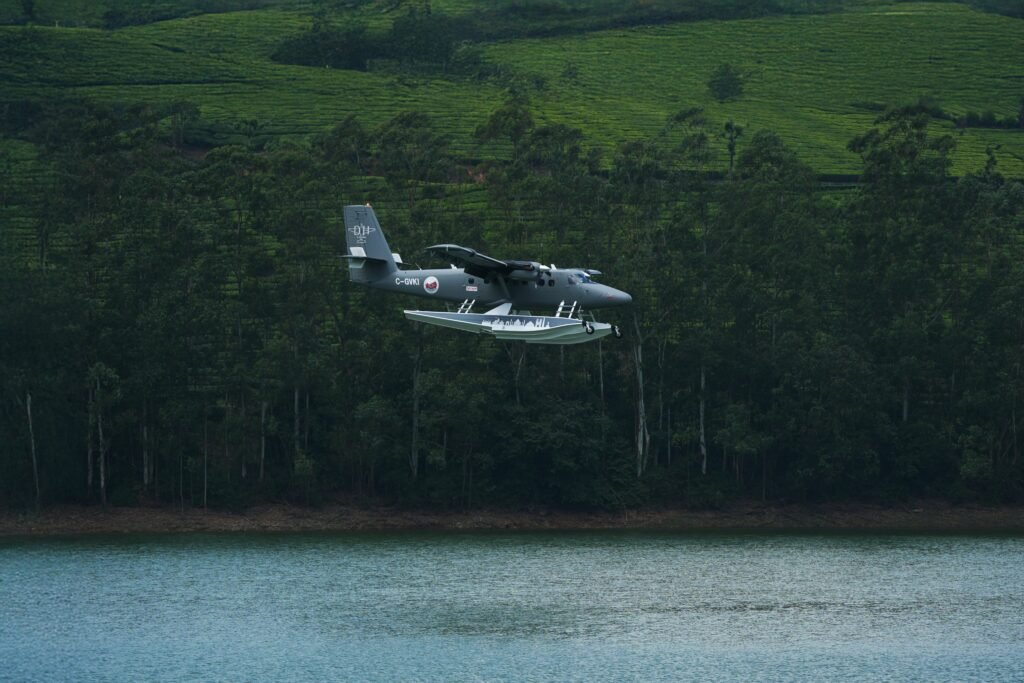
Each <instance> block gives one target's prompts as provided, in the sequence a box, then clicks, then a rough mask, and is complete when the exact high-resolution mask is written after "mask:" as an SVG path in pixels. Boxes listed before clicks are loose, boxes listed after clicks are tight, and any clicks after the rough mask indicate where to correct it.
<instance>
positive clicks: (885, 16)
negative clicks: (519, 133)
mask: <svg viewBox="0 0 1024 683" xmlns="http://www.w3.org/2000/svg"><path fill="white" fill-rule="evenodd" d="M371 9H372V8H369V9H367V8H364V9H363V10H361V12H362V13H363V14H364V16H365V15H366V13H367V12H369V11H370V10H371ZM374 18H375V21H376V22H379V21H382V20H383V18H382V17H380V16H379V15H378V16H376V17H374ZM384 21H386V20H384ZM306 26H308V18H307V16H306V15H305V13H304V12H303V13H300V12H297V11H289V10H287V9H266V10H254V11H245V12H234V13H226V14H209V15H203V16H197V17H191V18H185V19H177V20H173V21H166V22H160V23H156V24H151V25H147V26H140V27H132V28H126V29H121V30H118V31H101V30H96V29H68V28H53V27H38V28H32V29H28V30H26V29H22V28H15V27H0V42H2V43H3V44H5V46H7V47H5V49H2V50H0V88H2V90H3V91H4V93H5V94H6V95H7V96H14V97H32V96H38V95H40V94H46V95H53V94H72V95H80V96H87V97H95V98H98V99H101V100H105V101H134V100H142V101H150V102H166V101H172V100H178V99H186V100H191V101H194V102H196V103H197V104H199V105H200V108H201V110H202V113H203V116H204V118H206V119H208V120H211V121H213V122H215V123H221V124H225V126H226V127H230V126H232V125H233V124H234V123H235V122H237V121H240V120H245V119H257V120H260V121H261V122H263V123H264V125H265V128H264V130H265V131H266V132H268V133H273V134H307V133H310V132H314V131H317V130H321V129H322V128H323V127H325V126H327V125H329V124H331V123H332V122H335V121H337V120H339V119H341V118H342V117H344V116H346V115H348V114H355V115H356V116H358V117H359V118H360V120H361V121H362V122H363V123H364V125H368V126H374V125H377V124H380V123H382V122H384V121H385V120H387V119H388V118H390V117H391V116H394V115H395V114H397V113H399V112H401V111H404V110H409V109H419V110H421V111H425V112H427V113H428V114H431V115H432V116H433V117H434V118H435V121H436V122H437V123H438V125H439V126H441V127H442V128H444V129H445V130H446V132H447V133H449V134H450V135H452V136H453V138H454V139H455V141H456V147H457V148H458V149H460V150H462V151H464V152H469V151H470V150H471V149H472V143H471V141H470V137H469V135H470V133H471V131H472V130H473V128H474V127H475V126H476V125H477V124H479V123H480V122H481V121H483V120H484V119H485V118H486V116H487V114H488V113H489V112H490V111H491V110H492V109H493V108H494V107H495V106H496V103H498V102H500V100H501V98H502V88H501V86H500V85H499V84H497V83H486V84H480V83H472V82H469V81H450V80H444V79H436V78H427V77H424V76H408V77H406V76H395V75H393V74H386V73H360V72H349V71H341V70H331V69H313V68H305V67H295V66H288V65H280V64H275V63H273V62H271V61H270V60H269V54H270V53H271V52H272V51H273V48H274V47H275V45H276V44H277V43H278V41H279V40H280V39H281V38H282V37H284V36H286V35H289V34H293V33H295V32H297V31H300V30H302V29H303V28H305V27H306ZM1022 45H1024V22H1022V21H1020V20H1015V19H1010V18H1006V17H1002V16H998V15H993V14H985V13H981V12H975V11H972V10H970V9H968V8H966V7H964V6H961V5H955V4H948V3H943V4H923V3H921V4H901V5H897V6H891V7H886V6H867V7H864V8H863V9H861V10H860V11H849V12H845V13H841V14H828V15H819V16H803V17H784V18H768V19H759V20H748V21H728V22H726V21H708V22H699V23H690V24H675V25H667V26H656V27H644V28H636V29H630V30H617V31H604V32H599V33H592V34H587V35H577V36H570V37H562V38H553V39H538V40H520V41H512V42H506V43H500V44H494V45H491V46H489V47H488V48H487V50H486V55H487V58H488V59H489V60H491V61H494V62H500V63H503V64H507V65H509V66H510V67H512V68H513V69H515V70H516V71H517V72H519V73H524V74H533V75H540V76H543V77H544V82H545V83H546V85H545V86H544V87H543V88H540V89H537V90H535V91H534V92H533V94H532V96H531V98H532V102H533V105H534V107H535V109H536V111H537V115H538V118H539V119H540V120H541V121H546V122H563V123H567V124H569V125H573V126H578V127H580V128H582V129H583V130H584V131H585V132H586V133H587V134H588V136H590V138H591V139H592V140H593V141H595V142H596V143H598V144H601V145H604V146H606V147H608V148H609V149H611V148H613V147H614V146H615V145H616V144H618V143H620V142H622V141H625V140H628V139H635V138H638V137H644V136H649V135H653V134H655V133H656V132H657V131H658V130H659V128H660V127H661V126H662V124H663V123H664V121H665V119H666V117H667V116H668V115H670V114H672V113H674V112H676V111H678V110H680V109H683V108H688V107H691V106H703V107H705V108H706V110H707V111H708V114H709V116H710V118H711V120H712V121H713V122H714V123H715V124H716V125H718V126H720V125H721V123H723V122H724V121H725V120H726V119H728V118H732V119H733V120H734V121H736V122H737V123H739V124H741V125H744V126H745V127H746V128H747V130H748V131H750V132H752V131H753V130H756V129H759V128H770V129H773V130H776V131H777V132H778V133H779V134H780V135H782V137H783V138H784V139H785V140H786V141H787V142H788V143H789V144H791V145H793V146H794V147H795V148H796V149H797V150H798V152H799V154H800V155H801V157H802V158H803V159H804V160H806V161H807V162H808V163H810V164H811V165H812V166H814V167H815V168H816V169H817V170H818V171H820V172H823V173H855V172H856V171H857V166H858V164H857V159H856V158H855V157H854V156H853V155H851V154H850V153H848V152H847V151H845V146H846V143H847V142H848V141H849V139H850V138H851V137H853V136H854V135H856V134H858V133H860V132H863V131H864V130H866V129H867V128H868V127H870V125H871V122H872V120H873V118H874V117H875V113H874V112H872V111H870V110H869V109H867V108H865V107H864V106H863V105H864V103H879V104H893V103H905V102H909V101H912V100H914V99H916V98H917V97H918V96H919V95H930V96H933V97H934V98H935V100H936V101H937V102H938V104H940V105H941V106H942V107H944V108H945V109H946V110H947V111H949V112H951V113H954V114H956V113H962V112H964V111H967V110H974V111H984V110H988V109H991V110H994V111H995V112H996V113H997V114H998V115H1000V116H1009V115H1011V114H1013V113H1014V112H1015V111H1016V107H1017V101H1018V99H1019V98H1020V97H1021V96H1022V95H1024V61H1022V60H1021V59H1020V47H1021V46H1022ZM723 62H730V63H733V64H735V65H737V66H739V67H741V68H742V69H743V70H744V72H745V73H747V74H748V79H747V85H746V92H745V94H744V95H743V97H741V98H739V99H738V100H736V101H732V102H727V103H724V104H720V103H717V102H715V101H714V100H713V99H712V98H711V97H710V95H709V93H708V92H707V89H706V86H705V83H706V81H707V78H708V75H709V74H710V72H711V70H712V69H713V68H714V67H715V66H716V65H718V64H720V63H723ZM569 64H572V65H573V66H574V67H575V70H576V72H577V74H578V75H577V77H576V78H574V79H568V78H566V77H564V76H563V72H564V71H565V68H566V66H567V65H569ZM946 127H947V128H948V129H949V130H950V131H951V132H953V129H952V126H951V125H947V126H946ZM957 140H958V151H957V155H956V166H955V169H954V171H955V172H956V173H963V172H967V171H969V170H973V169H976V168H979V167H980V166H981V165H982V164H983V161H984V150H985V147H986V146H988V145H992V144H999V145H1002V148H1001V150H1000V164H1001V166H1000V168H1001V170H1002V171H1003V172H1004V173H1007V174H1009V175H1014V176H1024V134H1022V133H1020V132H1014V131H997V130H977V129H975V130H970V131H968V132H967V133H965V134H964V135H962V136H960V135H958V136H957ZM741 146H742V140H741ZM722 156H724V155H719V161H720V163H721V161H722Z"/></svg>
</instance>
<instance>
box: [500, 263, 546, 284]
mask: <svg viewBox="0 0 1024 683" xmlns="http://www.w3.org/2000/svg"><path fill="white" fill-rule="evenodd" d="M505 263H507V264H508V266H509V268H511V271H510V272H509V274H508V276H507V277H508V278H509V279H511V280H536V279H537V278H539V277H540V274H541V272H542V271H544V270H547V269H546V268H544V266H542V265H541V264H539V263H537V262H536V261H505Z"/></svg>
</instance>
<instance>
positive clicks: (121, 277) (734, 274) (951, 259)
mask: <svg viewBox="0 0 1024 683" xmlns="http://www.w3.org/2000/svg"><path fill="white" fill-rule="evenodd" d="M36 111H37V112H38V114H39V115H38V116H34V117H33V121H34V123H33V124H32V125H26V126H23V127H20V128H18V130H17V134H18V135H20V136H22V137H24V138H25V139H28V140H31V141H32V142H33V143H34V144H35V145H37V147H38V149H39V151H40V163H41V164H42V165H43V167H44V168H45V172H44V173H41V174H40V175H39V176H38V180H37V181H36V182H35V183H33V184H32V185H30V186H21V185H19V186H18V187H19V188H21V189H18V190H15V189H12V190H10V191H9V192H6V193H5V201H6V202H7V203H8V206H14V207H20V209H21V210H22V212H23V213H24V215H26V216H28V219H27V220H26V221H22V222H21V223H20V224H19V228H18V230H19V232H18V235H19V236H20V241H19V240H14V239H11V240H7V241H5V244H18V245H21V247H20V248H13V249H7V250H5V251H4V253H3V254H2V255H0V280H2V282H0V291H2V294H0V444H3V445H2V448H0V503H3V504H5V505H8V506H32V505H38V504H47V503H53V502H64V501H78V502H94V503H98V504H99V503H103V504H110V503H113V504H135V503H139V502H145V501H160V502H164V503H171V502H173V503H174V504H178V505H192V506H201V505H202V506H205V505H211V506H221V507H225V506H226V507H240V506H245V505H247V504H250V503H252V502H255V501H259V500H285V499H287V500H293V501H297V502H308V503H316V502H318V501H322V500H325V499H328V498H332V497H335V496H339V495H344V496H349V497H355V498H365V499H370V500H387V501H398V502H401V503H403V504H408V505H425V506H435V507H473V506H479V505H503V506H510V507H523V508H528V509H529V508H534V507H538V506H559V507H573V508H622V507H628V506H636V505H641V504H670V505H716V504H719V503H721V502H723V501H726V500H728V499H730V498H733V497H738V496H747V497H759V498H766V499H772V500H837V499H860V500H882V501H891V500H899V499H903V498H907V497H912V496H943V497H947V498H949V499H953V500H966V499H984V500H1001V501H1005V500H1020V498H1021V494H1022V484H1024V481H1022V473H1024V461H1022V458H1021V456H1020V441H1019V439H1018V425H1019V423H1020V416H1018V414H1017V413H1018V398H1019V396H1020V394H1021V390H1022V388H1024V378H1022V376H1021V366H1022V361H1024V345H1022V342H1024V316H1022V303H1024V266H1022V265H1021V264H1022V263H1024V258H1022V257H1024V185H1022V184H1021V183H1020V182H1019V181H1015V180H1007V179H1004V178H1003V177H1002V176H1000V174H999V173H998V166H997V160H996V158H995V156H994V155H990V158H989V162H988V164H987V165H986V167H985V168H983V169H979V170H978V171H977V172H976V173H973V174H971V175H968V176H966V177H963V178H960V179H953V178H951V177H950V176H949V155H950V152H951V150H952V145H953V143H952V139H951V138H949V137H947V136H937V135H935V134H934V133H933V132H930V131H929V130H928V127H927V123H928V115H927V113H926V112H922V111H921V110H920V109H918V108H910V109H904V110H899V111H894V112H891V113H888V114H886V115H884V116H882V117H881V118H880V119H879V120H878V121H877V123H876V126H875V127H874V128H873V129H871V130H870V131H867V132H865V133H864V134H863V135H861V136H859V137H858V138H856V139H855V140H853V141H851V143H850V149H851V150H852V151H854V152H855V153H857V154H859V155H860V157H861V158H862V159H863V174H862V182H861V184H860V186H859V187H858V188H857V189H856V190H845V191H834V190H827V189H823V188H821V187H820V186H819V184H818V182H817V179H816V176H815V174H814V173H813V172H812V171H811V169H809V168H808V167H807V166H805V165H804V164H803V163H802V162H801V161H800V159H798V158H797V157H796V155H795V154H794V153H793V152H792V151H791V150H789V149H788V148H787V147H786V146H785V145H784V144H783V143H782V142H781V141H780V140H779V138H778V137H777V136H776V135H774V134H773V133H771V132H770V131H760V132H754V133H750V132H744V129H743V128H741V127H739V126H736V125H734V124H732V122H729V123H728V124H725V125H724V126H723V125H721V124H713V123H711V122H709V121H708V120H706V119H705V118H704V116H703V115H702V113H701V112H700V111H699V110H690V111H682V112H680V113H679V114H678V115H676V116H673V117H671V119H670V120H669V121H667V122H666V125H665V127H664V128H663V130H662V131H661V133H660V134H659V135H658V136H656V137H655V138H652V139H650V140H642V141H636V142H630V143H626V144H623V145H622V146H621V147H620V148H619V149H618V150H617V151H616V152H615V154H614V156H613V157H612V158H611V159H607V160H603V159H602V158H601V155H600V154H599V152H598V151H597V150H596V149H594V148H590V147H589V146H588V144H587V140H586V138H585V136H584V135H583V134H582V133H581V132H580V131H578V130H575V129H573V128H571V127H568V126H564V125H547V126H540V125H537V124H536V123H535V122H534V120H533V117H532V116H531V114H530V111H529V107H528V104H527V103H526V102H524V101H522V100H518V99H511V100H510V101H509V102H507V103H505V104H504V105H502V106H501V107H499V108H498V109H496V110H495V112H494V113H493V115H492V116H491V117H490V119H489V120H487V121H481V122H480V126H479V128H478V130H477V138H478V140H479V145H480V146H479V149H478V150H477V152H478V154H475V155H474V156H477V157H478V158H479V157H484V158H488V157H489V156H498V157H500V159H502V160H495V161H490V162H486V163H484V164H483V165H479V164H477V165H474V166H467V165H466V163H465V162H463V161H461V160H460V159H458V158H454V157H453V156H452V155H451V154H450V153H449V151H448V141H447V140H446V139H445V138H444V137H443V136H442V135H440V134H439V133H438V132H437V131H436V130H435V129H434V128H433V127H432V125H431V121H430V120H429V119H428V118H427V117H426V116H423V115H421V114H417V113H408V114H403V115H401V116H399V117H396V118H395V119H393V120H391V121H389V122H387V123H386V124H384V125H383V126H381V127H379V128H377V129H367V128H365V127H364V126H362V125H361V124H360V122H359V121H357V120H356V119H354V118H349V119H346V120H345V121H342V122H340V123H339V124H337V125H336V126H334V127H333V128H331V129H330V130H328V131H325V132H324V133H323V134H321V135H318V136H316V137H315V138H314V139H312V140H310V141H308V143H307V144H301V145H300V144H294V143H288V142H280V143H276V144H272V145H269V146H266V147H259V146H257V145H256V144H250V145H241V146H223V147H218V148H215V149H212V150H210V151H209V152H208V153H207V154H206V155H205V156H204V157H203V158H201V159H197V158H196V157H195V155H193V154H188V153H185V152H182V151H180V150H179V146H180V128H181V126H183V125H186V123H187V121H189V120H193V119H194V117H195V111H194V109H193V108H190V107H188V106H180V107H175V108H172V109H167V110H159V111H158V110H154V109H151V108H147V107H130V108H119V109H107V108H103V107H99V106H95V105H84V104H61V105H46V106H43V107H42V108H40V109H38V110H36ZM175 117H177V118H175ZM747 128H748V129H751V128H752V127H750V126H748V127H747ZM176 130H177V132H176ZM9 134H14V133H9ZM716 138H721V139H722V140H727V141H728V142H729V150H730V168H731V171H730V172H729V173H728V174H727V175H726V176H725V177H724V178H721V179H718V178H716V177H714V176H712V175H710V174H709V173H707V169H708V167H709V166H710V165H711V164H712V163H713V162H714V161H715V160H714V159H713V158H712V150H713V149H714V148H715V147H717V144H715V139H716ZM498 149H500V150H501V152H502V153H501V154H498V155H491V154H490V152H491V151H494V150H498ZM719 161H721V160H719ZM363 201H371V202H373V203H374V205H375V206H376V207H377V212H378V215H379V216H380V217H381V219H382V221H383V224H384V226H385V229H386V231H387V233H388V237H389V240H390V242H391V245H392V247H393V248H395V249H397V250H400V251H402V253H403V255H404V256H405V257H406V260H407V261H410V262H414V261H417V260H419V259H418V255H417V254H416V253H415V250H416V249H418V248H420V247H422V246H425V245H428V244H433V243H437V242H441V241H452V242H459V243H464V244H468V245H472V246H475V247H477V248H480V249H481V250H484V251H486V252H487V253H491V254H493V255H495V256H498V257H503V256H504V257H512V258H517V257H518V258H539V259H542V260H544V261H545V262H553V263H555V264H557V265H562V266H573V265H578V266H585V267H595V268H600V269H602V270H603V271H604V272H605V276H604V277H605V278H607V281H608V282H609V283H610V284H613V285H614V286H616V287H620V288H622V289H625V290H627V291H630V292H631V293H632V294H633V296H634V301H635V303H634V305H633V306H632V307H631V308H630V309H628V310H624V311H619V312H614V313H609V314H608V315H607V316H605V317H607V318H611V319H612V321H613V322H617V323H618V324H620V326H621V327H622V328H623V329H624V330H626V331H627V332H628V334H627V335H626V337H625V338H624V339H622V340H618V341H611V340H604V341H602V342H600V343H594V344H589V345H583V346H579V347H570V348H557V347H552V348H548V347H539V348H538V347H532V346H524V345H520V344H516V343H501V342H496V341H494V340H491V339H488V338H481V337H477V336H474V335H467V334H460V333H457V332H453V331H451V330H441V329H434V328H424V327H419V326H416V325H414V324H412V323H409V322H408V321H406V320H405V319H404V318H403V316H402V315H401V309H402V308H403V306H405V305H407V304H408V303H409V302H405V301H402V300H401V298H400V297H396V296H394V295H388V294H383V293H379V292H373V291H367V290H362V289H359V288H357V287H356V286H354V285H351V284H350V283H349V282H348V281H347V273H346V271H345V270H344V266H343V265H342V264H341V262H340V259H339V258H338V257H339V255H341V254H342V253H343V252H344V240H343V233H342V227H341V225H340V216H341V213H342V211H341V207H342V206H343V205H344V204H347V203H354V202H363ZM4 229H5V230H14V227H13V226H12V225H7V226H5V227H4Z"/></svg>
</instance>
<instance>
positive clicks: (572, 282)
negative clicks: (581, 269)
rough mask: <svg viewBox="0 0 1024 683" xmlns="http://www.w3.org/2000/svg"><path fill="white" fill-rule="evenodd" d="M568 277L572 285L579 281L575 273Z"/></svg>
mask: <svg viewBox="0 0 1024 683" xmlns="http://www.w3.org/2000/svg"><path fill="white" fill-rule="evenodd" d="M567 279H568V280H569V284H570V285H574V284H576V283H577V282H579V280H577V279H576V276H575V275H570V276H569V277H568V278H567Z"/></svg>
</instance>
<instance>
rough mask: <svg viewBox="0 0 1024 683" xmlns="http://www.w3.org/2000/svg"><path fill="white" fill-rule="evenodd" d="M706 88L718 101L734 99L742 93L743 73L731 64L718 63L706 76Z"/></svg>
mask: <svg viewBox="0 0 1024 683" xmlns="http://www.w3.org/2000/svg"><path fill="white" fill-rule="evenodd" d="M708 90H710V91H711V94H712V95H714V97H715V99H717V100H718V101H719V102H725V101H726V100H732V99H735V98H737V97H739V96H740V95H742V94H743V75H742V74H741V73H740V70H739V69H737V68H736V67H735V66H733V65H732V64H719V65H718V66H717V67H715V70H714V71H712V72H711V77H710V78H708Z"/></svg>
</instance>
